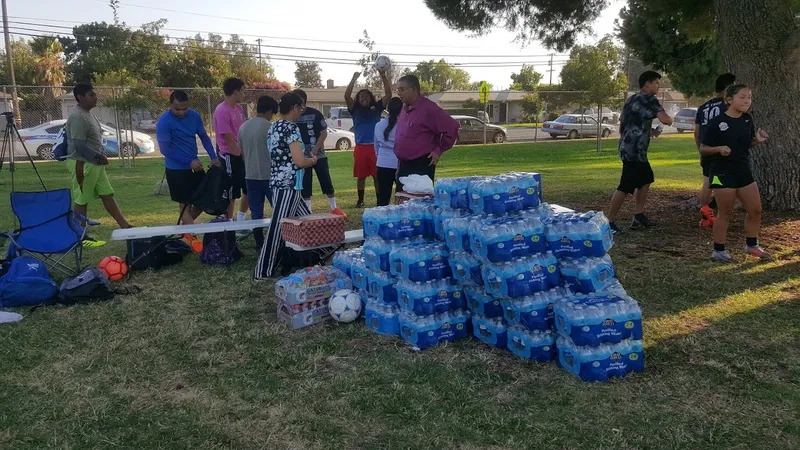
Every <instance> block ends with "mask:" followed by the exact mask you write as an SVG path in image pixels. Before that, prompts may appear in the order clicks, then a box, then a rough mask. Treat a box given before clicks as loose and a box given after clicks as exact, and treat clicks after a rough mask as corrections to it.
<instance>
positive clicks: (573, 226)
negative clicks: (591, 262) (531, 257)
mask: <svg viewBox="0 0 800 450" xmlns="http://www.w3.org/2000/svg"><path fill="white" fill-rule="evenodd" d="M545 236H546V239H547V245H548V248H549V249H550V251H551V252H553V253H554V254H555V255H556V256H557V257H558V258H583V257H602V256H604V255H605V254H606V253H608V251H609V250H610V249H611V247H612V246H613V245H614V234H613V232H612V231H611V226H610V225H609V223H608V219H607V218H606V216H605V215H604V214H603V213H596V212H593V211H590V212H587V213H584V214H578V213H571V214H556V215H555V216H554V217H553V219H552V220H551V221H550V222H549V223H548V224H547V226H546V230H545Z"/></svg>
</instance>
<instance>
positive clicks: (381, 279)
mask: <svg viewBox="0 0 800 450" xmlns="http://www.w3.org/2000/svg"><path fill="white" fill-rule="evenodd" d="M368 281H369V295H371V296H372V297H375V298H376V299H378V300H380V301H382V302H383V303H397V278H394V277H393V276H391V275H390V274H388V273H386V272H375V271H373V272H371V273H370V274H369V278H368Z"/></svg>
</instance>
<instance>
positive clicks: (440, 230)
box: [433, 208, 472, 241]
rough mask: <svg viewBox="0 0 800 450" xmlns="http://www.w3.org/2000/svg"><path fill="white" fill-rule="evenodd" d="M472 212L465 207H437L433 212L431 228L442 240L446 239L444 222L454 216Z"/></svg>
mask: <svg viewBox="0 0 800 450" xmlns="http://www.w3.org/2000/svg"><path fill="white" fill-rule="evenodd" d="M470 214H472V213H470V212H469V210H466V209H451V208H437V209H436V211H434V212H433V230H434V234H436V237H437V238H438V239H440V240H442V241H444V240H446V235H445V230H444V222H445V221H446V220H449V219H453V218H456V217H461V216H467V215H470Z"/></svg>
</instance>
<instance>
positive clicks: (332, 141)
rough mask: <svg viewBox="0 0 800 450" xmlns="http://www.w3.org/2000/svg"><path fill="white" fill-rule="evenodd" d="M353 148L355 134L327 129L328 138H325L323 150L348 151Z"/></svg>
mask: <svg viewBox="0 0 800 450" xmlns="http://www.w3.org/2000/svg"><path fill="white" fill-rule="evenodd" d="M355 146H356V135H355V134H353V133H352V132H350V131H345V130H340V129H337V128H328V137H327V138H325V150H328V149H334V150H350V149H351V148H353V147H355Z"/></svg>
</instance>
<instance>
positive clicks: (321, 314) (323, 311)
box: [278, 298, 331, 330]
mask: <svg viewBox="0 0 800 450" xmlns="http://www.w3.org/2000/svg"><path fill="white" fill-rule="evenodd" d="M329 301H330V299H329V298H328V299H324V300H319V301H315V302H308V303H302V304H299V305H290V304H288V303H286V302H284V301H283V300H279V301H278V320H280V321H281V322H284V323H286V324H288V325H289V326H290V327H292V329H295V330H297V329H299V328H305V327H308V326H311V325H317V324H320V323H324V322H327V321H328V320H330V319H331V314H330V311H328V303H329Z"/></svg>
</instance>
